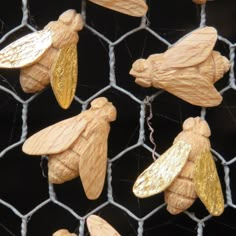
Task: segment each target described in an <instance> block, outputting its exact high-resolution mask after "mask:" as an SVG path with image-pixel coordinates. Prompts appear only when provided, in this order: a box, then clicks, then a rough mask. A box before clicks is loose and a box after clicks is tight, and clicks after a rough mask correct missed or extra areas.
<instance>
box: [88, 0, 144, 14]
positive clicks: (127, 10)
mask: <svg viewBox="0 0 236 236" xmlns="http://www.w3.org/2000/svg"><path fill="white" fill-rule="evenodd" d="M89 1H90V2H93V3H95V4H97V5H100V6H102V7H105V8H109V9H111V10H114V11H118V12H120V13H123V14H127V15H130V16H136V17H139V16H144V15H145V14H146V12H147V9H148V7H147V5H146V3H145V1H144V0H89Z"/></svg>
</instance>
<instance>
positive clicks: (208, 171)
mask: <svg viewBox="0 0 236 236" xmlns="http://www.w3.org/2000/svg"><path fill="white" fill-rule="evenodd" d="M190 151H191V146H190V145H189V144H187V143H185V142H182V141H179V142H176V143H175V144H173V145H172V146H171V147H170V148H169V149H168V150H167V151H166V152H165V153H164V154H162V155H161V156H160V157H159V158H158V159H157V160H156V161H155V162H154V163H152V164H151V165H150V166H149V167H148V168H147V169H146V170H144V171H143V172H142V173H141V174H140V175H139V177H138V178H137V180H136V182H135V183H134V186H133V192H134V194H135V195H136V196H137V197H139V198H146V197H149V196H152V195H154V194H158V193H160V192H162V191H164V190H165V189H167V188H168V187H169V186H170V184H171V183H172V182H173V181H174V180H175V178H176V177H177V176H178V175H179V174H180V172H181V170H182V169H183V167H184V165H185V163H186V161H187V159H188V156H189V153H190ZM199 155H200V156H199V158H197V160H196V162H195V168H194V179H193V181H194V187H195V191H196V193H197V195H198V197H199V198H200V199H201V201H202V202H203V204H204V205H205V207H206V208H207V210H208V211H209V212H210V214H212V215H220V214H221V213H222V212H223V210H224V198H223V193H222V190H221V184H220V180H219V177H218V174H217V170H216V166H215V163H214V160H213V158H212V156H211V153H210V150H209V151H206V152H202V153H199Z"/></svg>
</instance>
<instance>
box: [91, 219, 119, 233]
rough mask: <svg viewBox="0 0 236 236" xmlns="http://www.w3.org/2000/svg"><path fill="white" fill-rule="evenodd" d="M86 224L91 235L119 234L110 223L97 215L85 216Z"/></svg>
mask: <svg viewBox="0 0 236 236" xmlns="http://www.w3.org/2000/svg"><path fill="white" fill-rule="evenodd" d="M87 226H88V230H89V233H90V235H91V236H120V234H119V233H118V232H117V231H116V230H115V229H114V228H113V227H112V226H111V225H110V224H108V223H107V222H106V221H105V220H104V219H102V218H101V217H99V216H97V215H90V216H89V217H88V218H87Z"/></svg>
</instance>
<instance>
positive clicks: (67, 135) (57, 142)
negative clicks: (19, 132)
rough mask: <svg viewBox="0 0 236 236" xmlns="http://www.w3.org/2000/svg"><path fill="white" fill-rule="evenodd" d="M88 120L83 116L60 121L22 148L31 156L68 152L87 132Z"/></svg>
mask: <svg viewBox="0 0 236 236" xmlns="http://www.w3.org/2000/svg"><path fill="white" fill-rule="evenodd" d="M88 122H89V121H88V119H86V117H85V116H84V115H83V114H80V115H78V116H74V117H72V118H69V119H66V120H63V121H60V122H58V123H56V124H54V125H51V126H49V127H47V128H45V129H43V130H41V131H39V132H38V133H36V134H34V135H32V136H31V137H30V138H28V139H27V140H26V141H25V142H24V144H23V147H22V150H23V152H25V153H27V154H29V155H49V154H56V153H59V152H62V151H64V150H66V149H67V148H68V147H70V146H71V145H72V143H73V142H74V141H75V140H76V139H77V138H78V137H79V136H80V135H81V133H82V132H83V131H84V130H85V128H86V126H87V123H88Z"/></svg>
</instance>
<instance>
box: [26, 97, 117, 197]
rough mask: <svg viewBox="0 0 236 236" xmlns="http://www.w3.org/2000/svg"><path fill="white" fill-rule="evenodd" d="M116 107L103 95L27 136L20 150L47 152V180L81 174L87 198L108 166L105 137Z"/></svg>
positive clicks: (56, 181)
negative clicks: (66, 116)
mask: <svg viewBox="0 0 236 236" xmlns="http://www.w3.org/2000/svg"><path fill="white" fill-rule="evenodd" d="M115 119H116V108H115V107H114V106H113V105H112V103H111V102H108V100H107V99H106V98H105V97H100V98H96V99H94V100H93V101H92V102H91V108H90V109H89V110H86V111H83V112H82V113H80V114H79V115H77V116H74V117H72V118H69V119H66V120H63V121H60V122H58V123H56V124H54V125H51V126H49V127H47V128H45V129H43V130H41V131H39V132H38V133H36V134H34V135H33V136H31V137H30V138H28V139H27V140H26V141H25V143H24V144H23V147H22V150H23V151H24V152H25V153H27V154H29V155H48V178H49V182H50V183H54V184H61V183H64V182H65V181H68V180H71V179H74V178H76V177H78V176H80V178H81V181H82V185H83V188H84V191H85V194H86V196H87V198H88V199H97V198H98V197H99V196H100V194H101V192H102V189H103V185H104V181H105V176H106V166H107V139H108V134H109V131H110V123H109V122H111V121H114V120H115Z"/></svg>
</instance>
